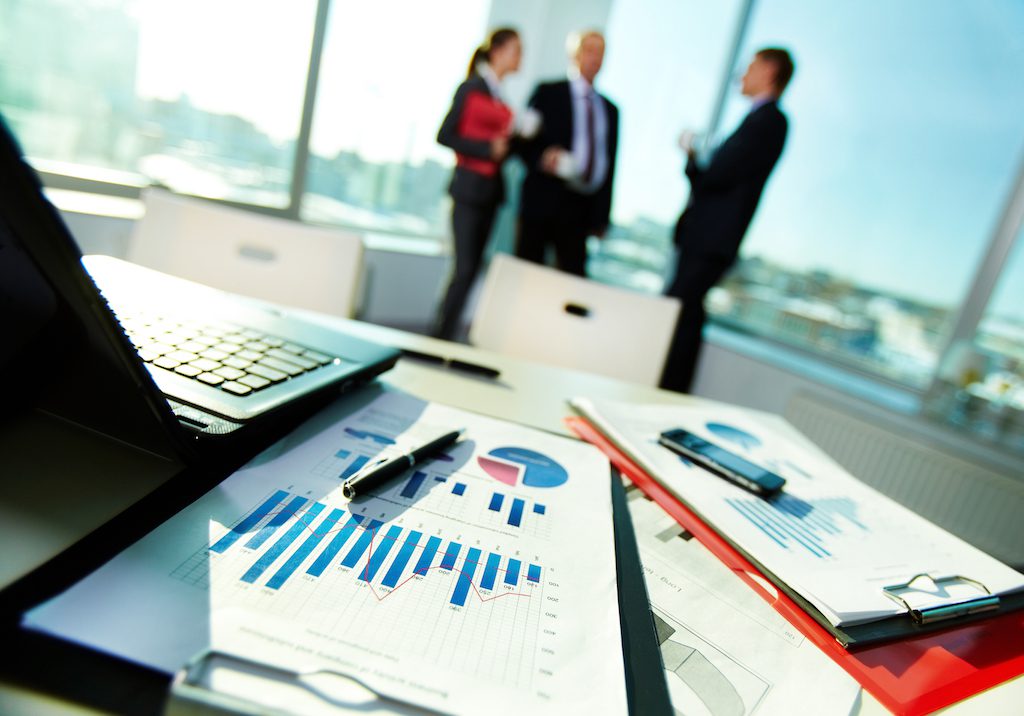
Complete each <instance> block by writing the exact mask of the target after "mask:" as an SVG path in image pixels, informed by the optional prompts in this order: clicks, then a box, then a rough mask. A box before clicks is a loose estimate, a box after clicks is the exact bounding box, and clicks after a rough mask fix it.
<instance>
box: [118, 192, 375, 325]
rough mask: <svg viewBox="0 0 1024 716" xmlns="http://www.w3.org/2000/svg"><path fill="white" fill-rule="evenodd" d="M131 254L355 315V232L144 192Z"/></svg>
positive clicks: (217, 282) (269, 296) (220, 283)
mask: <svg viewBox="0 0 1024 716" xmlns="http://www.w3.org/2000/svg"><path fill="white" fill-rule="evenodd" d="M143 203H144V204H145V208H146V213H145V215H144V216H143V217H142V218H141V219H140V220H139V221H137V222H136V225H135V228H134V230H133V232H132V239H131V243H130V244H129V249H128V256H127V258H128V260H129V261H131V262H133V263H137V264H141V265H143V266H148V267H149V268H153V269H156V270H158V271H163V272H164V273H169V274H173V275H175V276H180V277H181V278H187V279H189V280H192V281H197V282H199V283H203V284H206V285H208V286H213V287H214V288H219V289H222V290H225V291H231V292H233V293H240V294H243V295H246V296H252V297H254V298H259V299H263V300H267V301H273V302H275V303H280V304H283V305H287V306H294V307H297V308H307V309H311V310H315V311H320V312H322V313H329V314H332V315H335V316H343V317H351V316H353V315H355V312H356V309H357V307H358V306H357V304H358V298H359V295H360V293H359V289H360V281H361V277H362V272H363V242H362V239H361V238H360V236H359V235H358V234H354V233H350V232H347V231H341V230H336V229H327V228H323V227H318V226H310V225H308V224H303V223H301V222H298V221H292V220H288V219H282V218H278V217H273V216H265V215H262V214H258V213H255V212H251V211H243V210H241V209H235V208H232V207H227V206H222V205H219V204H215V203H213V202H210V201H206V200H203V199H195V198H191V197H184V196H179V195H177V194H173V193H171V192H168V191H165V190H162V189H147V190H145V192H144V193H143Z"/></svg>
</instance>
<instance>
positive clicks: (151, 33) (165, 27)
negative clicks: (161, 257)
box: [0, 0, 315, 207]
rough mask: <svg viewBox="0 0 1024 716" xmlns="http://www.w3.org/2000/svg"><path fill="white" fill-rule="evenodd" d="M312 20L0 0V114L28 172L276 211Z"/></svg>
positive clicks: (293, 14) (260, 0) (224, 0)
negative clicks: (161, 189) (153, 186)
mask: <svg viewBox="0 0 1024 716" xmlns="http://www.w3.org/2000/svg"><path fill="white" fill-rule="evenodd" d="M314 10H315V0H294V1H293V2H288V3H278V2H273V1H272V0H217V1H216V2H201V1H200V0H180V1H179V2H174V3H165V2H159V0H7V1H6V2H4V3H3V6H2V8H0V47H2V48H3V49H2V53H3V54H2V57H3V74H2V75H0V111H2V112H3V113H4V115H5V116H6V117H7V119H8V121H9V122H10V124H11V125H12V128H13V129H14V131H15V133H16V134H17V135H18V136H19V138H20V140H21V142H22V144H23V148H24V150H25V152H26V154H28V155H29V156H30V157H31V158H32V160H33V162H34V163H35V165H36V166H37V168H39V169H43V170H52V171H55V172H58V173H62V174H71V175H78V176H82V177H86V178H91V179H106V180H110V181H115V182H119V183H126V184H136V185H139V184H147V183H150V182H157V183H162V184H165V185H167V186H168V187H170V188H172V189H174V190H176V191H181V192H185V193H190V194H198V195H202V196H208V197H213V198H222V199H232V200H236V201H241V202H247V203H253V204H261V205H265V206H276V207H283V206H285V205H287V202H288V196H289V187H290V185H291V172H292V164H293V162H294V155H295V139H296V137H297V135H298V131H299V122H300V115H301V112H302V99H303V92H304V86H305V80H306V73H307V69H308V62H309V50H310V42H311V39H312V28H313V20H314ZM226 28H230V31H228V30H226Z"/></svg>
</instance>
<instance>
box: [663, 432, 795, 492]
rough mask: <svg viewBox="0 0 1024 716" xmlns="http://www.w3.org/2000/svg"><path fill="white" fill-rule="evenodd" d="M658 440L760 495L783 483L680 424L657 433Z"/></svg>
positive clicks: (784, 481) (768, 472) (778, 487)
mask: <svg viewBox="0 0 1024 716" xmlns="http://www.w3.org/2000/svg"><path fill="white" fill-rule="evenodd" d="M658 443H659V444H661V445H664V446H665V447H667V448H668V449H669V450H672V451H673V452H676V453H679V454H680V455H682V456H684V457H687V458H689V459H691V460H693V461H694V462H695V463H697V464H698V465H700V466H701V467H705V468H707V469H708V470H710V471H711V472H713V473H715V474H716V475H718V476H719V477H724V478H725V479H726V480H729V481H730V482H733V483H735V484H737V485H739V486H740V487H742V488H744V489H745V490H750V491H751V492H753V493H755V494H758V495H761V496H762V497H769V496H771V495H774V494H775V493H776V492H778V491H779V490H781V489H782V486H783V485H785V484H786V480H785V479H783V478H781V477H779V476H778V475H776V474H775V473H774V472H771V471H769V470H765V469H764V468H763V467H759V466H757V465H755V464H754V463H752V462H750V461H749V460H745V459H743V458H742V457H740V456H739V455H737V454H735V453H732V452H729V451H728V450H726V449H725V448H721V447H719V446H718V445H715V444H714V443H710V442H708V441H707V440H705V439H704V438H702V437H700V436H698V435H694V434H693V433H691V432H689V431H687V430H683V429H682V428H674V429H672V430H666V431H665V432H663V433H662V434H661V435H660V436H659V437H658Z"/></svg>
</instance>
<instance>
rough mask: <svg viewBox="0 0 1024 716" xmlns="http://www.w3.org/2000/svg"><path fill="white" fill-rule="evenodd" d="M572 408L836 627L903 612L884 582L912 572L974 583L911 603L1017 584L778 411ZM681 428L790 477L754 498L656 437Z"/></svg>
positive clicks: (927, 590) (1023, 585)
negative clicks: (777, 489)
mask: <svg viewBox="0 0 1024 716" xmlns="http://www.w3.org/2000/svg"><path fill="white" fill-rule="evenodd" d="M574 407H575V408H576V409H577V410H578V411H579V412H581V413H582V414H583V415H584V416H586V417H587V418H588V419H589V420H591V422H593V423H594V424H595V426H596V427H597V428H598V429H599V430H601V431H602V432H603V433H604V434H605V435H606V436H608V437H609V439H610V440H612V442H614V443H615V444H616V445H618V446H619V447H620V448H621V449H622V450H623V451H624V452H626V453H627V454H628V455H630V456H631V457H632V458H633V459H634V460H635V461H636V462H637V464H638V465H639V466H640V467H642V468H643V469H644V470H645V471H647V472H648V473H649V474H650V475H651V476H652V477H654V478H655V479H657V480H658V481H659V482H660V483H661V484H662V485H663V486H664V487H665V488H667V489H668V490H669V491H670V492H672V493H673V494H674V495H675V496H676V497H677V498H678V499H679V500H680V501H681V502H682V503H683V504H685V505H686V506H687V507H689V508H690V509H692V510H693V511H694V512H696V513H697V514H698V515H700V516H701V517H702V518H703V519H704V520H705V521H706V522H708V523H709V524H710V525H712V526H713V527H714V528H715V529H716V530H717V531H718V532H719V533H720V534H722V535H723V536H724V537H725V538H726V539H727V540H729V541H730V542H731V543H732V544H734V545H735V546H736V547H738V548H739V549H740V550H741V551H742V552H744V553H745V554H746V555H748V556H749V557H750V558H751V559H753V560H754V561H755V562H756V563H757V564H759V565H760V566H761V567H763V569H764V571H765V572H766V573H767V574H769V575H770V576H773V577H774V578H775V579H776V580H777V582H778V583H779V584H783V585H786V586H787V587H788V588H790V589H792V590H793V591H795V592H796V593H797V594H799V595H800V596H801V597H803V598H804V599H806V600H807V601H808V602H810V604H812V605H813V606H814V607H815V608H816V609H817V610H819V611H820V613H821V614H822V615H823V616H824V618H825V619H826V620H827V621H828V622H829V623H830V624H831V625H833V626H836V627H847V626H853V625H858V624H864V623H868V622H874V621H878V620H885V619H888V618H891V617H899V618H901V619H905V618H907V611H908V610H907V606H906V605H905V604H902V603H900V602H898V601H897V600H894V599H893V598H891V597H890V596H888V594H887V590H886V587H894V586H895V585H899V584H903V583H906V582H908V581H909V580H911V579H912V578H914V577H915V576H916V575H919V574H926V575H930V577H932V578H934V579H940V580H941V579H942V578H946V577H958V578H960V577H966V578H968V579H969V580H971V581H967V580H962V581H961V580H954V582H952V583H940V584H937V585H936V584H931V583H918V584H917V585H915V586H919V588H917V589H909V590H900V591H899V594H900V595H902V596H903V597H904V598H905V599H907V601H909V602H910V603H911V606H913V607H915V608H916V607H921V606H941V605H945V604H956V603H959V602H962V601H963V600H965V599H970V598H974V597H977V596H978V595H979V592H980V593H981V594H982V595H984V592H985V589H986V588H987V590H989V591H990V592H991V593H992V594H995V595H1006V594H1010V593H1014V592H1020V591H1021V590H1022V589H1024V575H1021V574H1020V573H1018V572H1016V571H1014V570H1013V569H1010V568H1009V567H1007V566H1006V565H1004V564H1002V563H1000V562H998V561H997V560H995V559H993V558H992V557H990V556H988V555H986V554H985V553H983V552H981V551H979V550H978V549H975V548H974V547H972V546H970V545H968V544H967V543H965V542H963V541H962V540H960V539H958V538H957V537H955V536H953V535H951V534H949V533H948V532H946V531H944V530H942V529H940V528H939V527H937V526H935V525H933V524H932V523H930V522H928V521H927V520H925V519H923V518H922V517H920V516H918V515H917V514H915V513H914V512H912V511H910V510H908V509H906V508H904V507H902V506H901V505H899V504H897V503H896V502H894V501H892V500H890V499H888V498H886V497H885V496H884V495H881V494H879V493H878V492H876V491H874V490H872V489H871V488H869V487H867V486H866V485H864V484H863V483H861V482H860V481H858V480H857V479H856V478H854V477H852V476H851V475H849V474H848V473H847V472H845V471H844V470H843V469H842V468H841V467H840V466H838V465H837V464H836V463H835V462H833V461H832V460H831V459H829V458H828V457H827V456H825V455H824V454H823V453H822V452H821V451H820V450H817V449H816V448H814V446H813V445H812V444H810V443H809V441H807V440H806V439H805V438H803V437H802V436H800V435H799V433H797V432H796V431H795V430H794V429H793V428H792V427H790V426H789V425H788V424H786V423H785V421H783V420H782V419H781V418H778V417H777V416H771V415H768V414H764V413H758V412H756V411H750V410H746V409H741V408H736V407H732V406H728V405H722V404H711V403H704V404H702V406H700V407H683V406H667V405H636V404H624V403H607V402H601V403H598V402H594V401H589V400H585V399H579V400H576V401H574ZM676 427H681V428H684V429H686V430H689V431H690V432H693V433H696V434H698V435H700V436H701V437H703V438H705V439H706V440H709V441H710V442H712V443H715V444H717V445H719V446H721V447H724V448H726V449H728V450H730V451H733V452H735V453H737V454H739V455H741V456H742V457H744V458H745V459H747V460H749V461H750V462H753V463H755V464H758V465H760V466H762V467H765V468H767V469H769V470H771V471H773V472H776V473H777V474H779V475H781V476H782V477H784V478H786V480H787V482H786V486H785V488H784V490H783V492H782V494H780V495H779V496H777V497H775V498H773V499H771V500H766V499H764V498H762V497H758V496H756V495H754V494H752V493H749V492H747V491H745V490H743V489H741V488H739V487H737V486H735V485H733V484H732V483H730V482H728V481H726V480H723V479H721V478H720V477H717V476H715V475H714V474H712V473H710V472H708V471H706V470H704V469H702V468H699V467H697V466H695V465H694V464H692V463H691V462H689V461H687V460H685V459H683V458H681V457H680V456H679V455H676V454H675V453H673V452H671V451H669V450H667V449H665V448H663V447H661V446H660V445H658V444H657V440H658V435H659V434H660V433H661V432H662V431H665V430H668V429H671V428H676ZM924 581H925V582H926V580H924ZM888 591H889V593H891V592H892V591H893V590H891V589H890V590H888Z"/></svg>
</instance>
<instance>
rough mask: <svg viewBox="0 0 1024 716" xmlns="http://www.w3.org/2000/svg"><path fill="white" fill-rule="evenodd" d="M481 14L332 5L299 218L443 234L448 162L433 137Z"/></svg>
mask: <svg viewBox="0 0 1024 716" xmlns="http://www.w3.org/2000/svg"><path fill="white" fill-rule="evenodd" d="M489 10H490V3H488V2H480V1H479V0H449V1H448V2H446V3H445V10H444V12H439V11H438V8H437V6H435V5H433V4H431V3H424V2H419V1H418V0H379V1H378V2H372V3H343V2H335V3H332V5H331V14H330V16H329V19H328V23H327V34H326V39H325V43H324V55H323V62H322V65H321V69H320V83H319V90H318V92H317V103H316V110H315V112H314V115H313V130H312V136H311V141H310V159H309V169H308V172H307V178H306V193H305V196H304V197H303V200H302V210H301V216H302V218H303V219H307V220H310V221H316V222H325V223H338V224H346V225H350V226H358V227H360V228H363V229H369V230H376V231H386V232H390V233H397V234H406V235H416V236H430V237H434V238H436V239H438V240H440V238H441V237H444V236H447V234H448V224H449V217H448V214H449V211H450V203H449V201H448V198H447V187H448V181H449V179H450V178H451V172H452V166H454V164H455V158H454V155H453V153H452V152H451V150H450V149H447V148H446V147H442V146H440V145H438V143H437V130H438V127H440V126H441V120H442V119H443V118H444V115H445V112H447V110H448V107H449V105H450V104H451V99H452V96H453V95H454V93H455V88H456V87H457V86H458V85H459V83H460V82H462V80H463V79H465V75H466V70H467V68H468V65H469V58H470V56H471V55H472V53H473V50H474V49H475V48H476V47H477V45H479V44H480V43H481V42H482V41H483V40H484V37H485V35H486V33H487V18H488V13H489ZM367 28H374V29H375V31H372V32H368V31H367Z"/></svg>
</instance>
